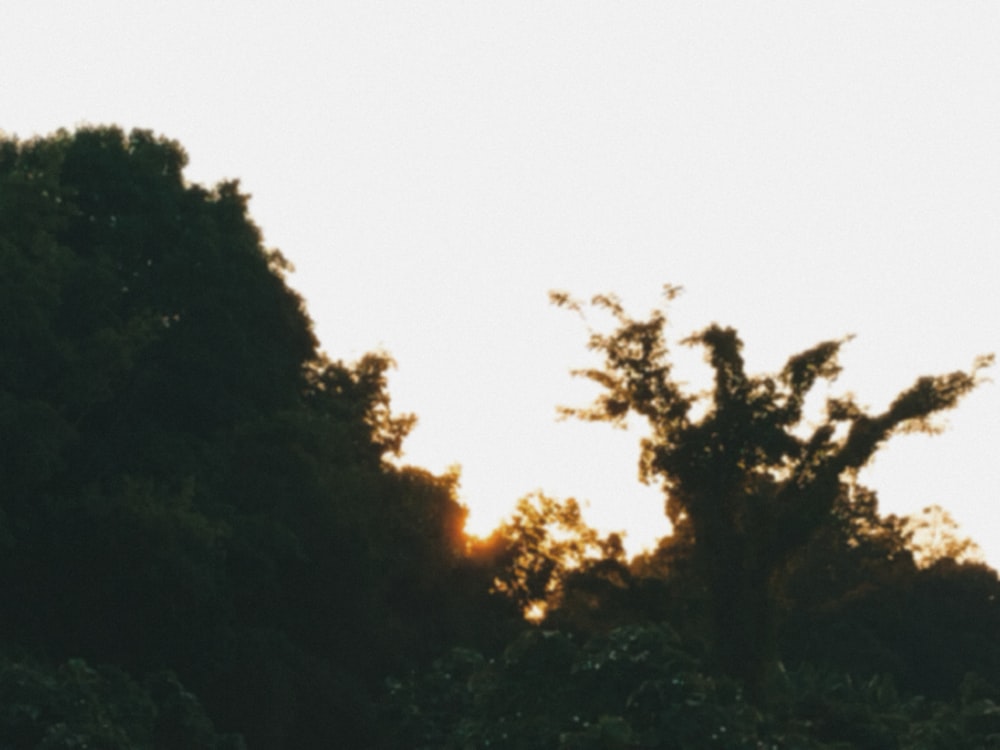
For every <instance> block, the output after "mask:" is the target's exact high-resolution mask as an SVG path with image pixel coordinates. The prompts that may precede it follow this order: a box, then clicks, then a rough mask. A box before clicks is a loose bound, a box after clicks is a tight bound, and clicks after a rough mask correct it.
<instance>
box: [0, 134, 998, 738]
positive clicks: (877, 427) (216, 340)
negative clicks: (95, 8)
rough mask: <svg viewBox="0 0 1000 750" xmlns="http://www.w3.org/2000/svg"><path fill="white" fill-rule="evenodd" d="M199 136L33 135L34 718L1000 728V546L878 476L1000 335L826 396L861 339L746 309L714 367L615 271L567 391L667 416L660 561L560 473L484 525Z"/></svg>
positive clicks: (614, 407) (352, 726) (16, 359)
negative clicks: (622, 284)
mask: <svg viewBox="0 0 1000 750" xmlns="http://www.w3.org/2000/svg"><path fill="white" fill-rule="evenodd" d="M185 162H186V156H185V153H184V151H183V149H182V148H181V146H180V145H179V144H177V143H175V142H172V141H169V140H166V139H163V138H161V137H157V136H154V135H153V134H151V133H149V132H146V131H132V132H131V133H124V132H122V131H121V130H119V129H117V128H113V127H96V128H84V129H80V130H77V131H75V132H66V131H60V132H58V133H56V134H53V135H51V136H48V137H44V138H36V139H32V140H27V141H17V140H14V139H8V138H2V137H0V316H2V318H0V319H2V320H3V322H4V325H3V326H2V327H0V448H2V449H0V598H2V601H3V602H4V607H3V608H2V609H0V748H12V749H17V750H20V749H21V748H45V749H46V750H51V749H55V748H71V747H72V748H75V747H94V748H121V749H123V750H124V749H125V748H157V749H159V748H178V749H179V748H206V749H207V748H240V747H248V748H253V749H257V748H260V749H261V750H281V749H282V748H334V747H335V748H358V749H359V750H364V749H366V748H378V749H383V748H384V749H385V750H390V749H394V748H399V749H400V750H413V749H414V748H428V749H432V748H433V749H436V748H453V749H454V750H466V749H467V748H487V747H489V748H512V749H519V748H540V749H542V748H544V749H546V750H547V749H549V748H565V749H566V750H569V749H570V748H581V749H582V748H676V747H692V748H695V747H720V748H760V747H781V748H849V747H860V748H964V747H967V748H986V747H1000V643H998V637H997V634H998V633H1000V582H998V579H997V575H996V573H995V572H994V571H993V570H991V569H990V568H988V567H986V566H985V565H983V564H982V563H978V562H975V561H974V558H969V556H968V555H967V554H966V553H967V552H968V548H969V545H968V543H967V541H966V540H962V539H961V538H958V537H956V536H955V535H954V534H952V535H951V536H948V534H947V533H945V534H944V536H942V535H941V534H938V535H937V536H936V537H935V540H936V541H935V542H934V544H933V545H930V544H929V543H925V542H923V541H921V540H922V538H923V537H921V535H920V534H919V533H917V530H918V529H919V528H920V525H921V524H923V527H925V528H927V527H933V528H934V529H935V530H936V531H944V532H948V527H947V516H946V515H944V514H941V513H937V514H935V513H928V514H925V516H923V517H918V518H914V519H903V518H895V517H892V516H888V517H887V516H883V515H881V514H880V513H879V510H878V501H877V495H876V494H875V492H874V491H872V490H871V489H869V488H865V487H863V486H860V485H859V484H858V483H857V482H856V480H855V478H854V477H855V475H856V470H857V469H858V468H859V467H861V466H862V465H864V464H865V463H866V462H867V461H868V460H869V459H870V458H871V456H872V455H873V454H874V453H875V452H876V451H877V450H878V449H879V447H881V446H882V445H883V444H884V443H885V441H887V440H888V439H890V438H891V437H892V436H893V435H894V434H896V433H898V432H900V431H902V430H912V429H922V428H926V427H928V426H929V425H930V420H931V419H932V418H933V416H934V415H935V414H937V413H939V412H941V411H943V410H946V409H950V408H952V407H954V406H956V405H957V404H958V403H959V402H960V400H961V399H962V397H963V396H964V395H965V394H967V393H968V392H969V391H970V390H972V389H973V388H975V387H976V385H977V384H978V382H979V380H980V371H981V369H982V368H983V367H985V366H986V365H987V364H988V363H989V361H988V359H987V358H984V359H980V360H978V361H976V362H975V364H974V365H973V367H972V368H970V369H969V370H968V371H956V372H954V373H951V374H947V375H943V376H934V377H923V378H920V379H918V380H916V381H915V383H914V384H913V385H912V386H911V387H909V388H907V389H905V390H903V391H902V392H901V393H900V395H899V396H898V397H897V399H896V400H895V401H894V402H893V403H892V404H891V405H890V406H889V408H888V409H887V410H886V411H884V412H882V413H869V412H868V411H866V410H865V409H863V408H862V407H861V406H860V405H858V404H856V403H854V402H853V401H852V400H851V399H850V398H847V397H845V398H840V399H831V400H829V401H828V403H827V406H826V411H825V416H823V417H822V419H821V421H820V422H819V424H818V426H817V425H812V423H811V422H810V423H809V425H811V426H809V427H808V428H807V426H806V424H807V423H806V421H805V415H804V403H805V399H806V396H807V394H808V393H809V392H810V390H811V389H812V388H813V387H814V386H815V385H816V384H817V383H818V382H819V381H820V380H830V379H832V378H834V377H835V376H836V374H837V372H838V371H839V365H838V363H837V356H838V353H839V351H840V349H841V347H842V346H843V345H844V344H845V341H829V342H824V343H821V344H819V345H817V346H816V347H813V348H812V349H809V350H807V351H805V352H802V353H799V354H796V355H794V356H792V357H791V358H790V359H789V360H788V363H787V364H786V366H785V367H784V368H783V369H782V370H781V372H779V373H777V374H773V375H752V374H748V373H746V372H745V369H744V366H743V360H742V355H741V349H742V343H741V342H740V339H739V337H738V335H737V334H736V332H735V331H734V330H732V329H729V328H722V327H720V326H717V325H712V326H710V327H708V328H706V329H705V330H703V331H701V332H699V333H696V334H694V335H693V336H691V337H689V338H688V339H686V340H684V341H683V342H682V344H686V345H692V346H698V347H701V348H702V349H704V351H705V353H706V360H707V362H708V365H709V367H710V368H711V371H712V372H713V374H714V376H715V378H714V385H713V388H712V389H711V391H710V392H709V393H708V394H696V393H690V392H688V391H687V390H685V388H684V387H683V386H682V384H679V383H677V382H676V381H675V380H674V379H673V377H672V374H671V363H670V348H669V346H668V343H667V340H666V338H665V328H666V324H667V317H666V312H665V311H664V310H659V311H654V312H653V313H652V314H651V316H650V317H649V318H647V319H635V318H632V317H631V316H630V315H628V314H627V313H626V311H625V309H624V307H623V306H622V305H621V303H620V302H619V301H618V300H617V299H615V298H614V297H611V296H601V297H597V298H595V301H594V303H595V305H596V306H597V307H598V308H599V309H601V310H602V311H603V312H605V313H610V315H611V319H612V320H613V322H614V327H613V330H611V331H610V332H600V331H591V338H590V340H589V345H590V348H591V349H592V350H593V351H594V352H595V353H596V354H597V355H598V356H599V357H600V358H601V360H602V363H603V364H602V365H601V366H600V367H598V368H595V369H589V370H585V371H583V372H581V373H580V374H582V375H583V376H585V377H588V378H590V379H592V380H594V381H595V382H596V383H598V384H599V385H600V386H601V388H602V395H601V396H600V398H599V399H598V400H597V402H596V403H595V404H593V405H592V406H591V407H585V408H572V409H568V410H566V411H567V413H568V414H571V415H575V416H578V417H582V418H584V419H588V420H596V421H606V422H611V423H616V422H621V421H622V420H624V419H626V418H629V417H639V418H641V419H643V420H645V422H646V423H647V424H648V428H649V429H648V434H647V437H646V438H645V439H644V440H643V442H642V445H641V446H640V471H641V474H642V477H643V478H644V480H645V481H650V482H656V483H657V484H658V485H660V486H661V487H662V488H663V491H664V499H665V510H666V513H667V514H668V516H669V518H670V520H671V521H672V523H673V528H674V531H673V533H672V535H671V536H669V537H666V538H664V539H663V540H661V542H660V544H659V546H658V548H657V549H655V550H653V551H651V552H648V553H646V554H644V555H641V556H639V557H637V558H634V559H628V557H627V556H626V555H625V553H624V549H623V546H622V543H621V539H620V537H618V536H617V535H614V534H612V535H608V536H602V535H600V534H599V533H598V532H596V531H594V530H593V529H590V528H589V527H587V525H586V524H585V522H584V520H583V518H582V516H581V514H580V510H579V507H578V506H577V504H576V503H575V502H574V501H572V500H563V501H560V500H557V499H553V498H549V497H546V496H544V495H536V496H531V497H528V498H524V499H522V500H521V502H520V503H519V505H518V507H517V511H516V512H515V513H514V515H513V516H512V517H511V518H510V520H509V521H508V522H507V523H506V524H505V525H503V526H502V527H501V528H499V529H497V530H496V532H495V533H494V534H493V535H492V536H491V537H490V538H489V539H485V540H476V539H470V538H467V537H466V536H465V534H464V530H463V529H464V519H465V509H464V507H463V506H462V505H461V504H460V503H459V502H458V501H457V482H458V477H457V476H455V475H451V474H445V475H442V476H437V475H434V474H432V473H430V472H427V471H425V470H422V469H420V468H418V467H409V466H400V464H399V462H398V461H395V460H391V459H394V457H396V456H398V455H399V453H400V451H401V448H402V446H403V443H404V441H405V438H406V435H407V433H408V431H409V429H410V428H411V427H412V425H413V417H411V416H409V415H398V414H395V413H394V412H393V411H392V408H391V401H390V396H389V393H388V390H387V380H386V374H387V371H388V369H389V368H390V367H391V366H392V361H391V359H390V358H389V357H388V356H387V355H385V354H377V353H373V354H369V355H366V356H365V357H362V358H361V359H360V360H359V361H357V362H354V363H344V362H339V361H331V360H330V359H328V358H327V357H326V356H325V355H324V354H323V353H322V352H321V351H319V349H318V345H317V341H316V339H315V336H314V335H313V332H312V327H311V323H310V320H309V317H308V315H307V313H306V311H305V309H304V306H303V303H302V300H301V299H300V298H299V297H298V296H297V295H296V294H295V293H294V292H293V291H292V290H291V289H290V288H289V287H288V285H287V284H286V281H285V276H284V274H285V272H286V271H287V269H288V264H287V261H285V259H284V258H283V257H282V256H281V255H280V253H278V252H277V251H272V250H268V249H266V248H265V247H264V246H263V244H262V240H261V235H260V232H259V230H258V229H257V227H256V226H255V225H254V224H253V222H252V220H251V219H250V217H249V216H248V212H247V196H246V195H245V194H243V193H242V192H241V191H240V188H239V185H238V184H237V183H233V182H230V183H222V184H219V185H217V186H216V187H214V188H211V189H208V188H204V187H201V186H198V185H193V184H190V183H188V182H187V181H186V180H185V179H184V176H183V170H184V166H185ZM674 296H675V290H673V289H672V288H671V289H668V297H670V298H671V299H672V298H673V297H674ZM555 301H556V302H557V303H559V304H560V305H562V306H565V307H568V308H571V309H573V310H576V311H577V312H580V313H581V314H584V313H585V310H586V308H585V306H583V305H581V304H580V303H578V302H575V301H574V300H572V299H571V298H569V297H568V296H566V295H555ZM813 421H815V420H813ZM942 539H943V540H944V542H942Z"/></svg>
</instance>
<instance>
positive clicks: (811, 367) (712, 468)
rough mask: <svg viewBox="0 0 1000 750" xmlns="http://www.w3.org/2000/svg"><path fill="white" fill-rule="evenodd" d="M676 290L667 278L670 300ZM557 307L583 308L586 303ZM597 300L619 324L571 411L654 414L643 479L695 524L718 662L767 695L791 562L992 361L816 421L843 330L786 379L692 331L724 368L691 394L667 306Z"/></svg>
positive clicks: (720, 337) (595, 336)
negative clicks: (896, 449)
mask: <svg viewBox="0 0 1000 750" xmlns="http://www.w3.org/2000/svg"><path fill="white" fill-rule="evenodd" d="M677 292H678V289H677V288H676V287H666V289H665V293H666V298H667V299H668V300H672V299H673V298H674V297H675V296H676V294H677ZM552 299H553V302H555V303H556V304H558V305H560V306H563V307H567V308H569V309H572V310H575V311H577V312H581V313H582V310H583V308H582V306H581V304H580V303H579V302H577V301H575V300H573V299H571V298H570V297H569V296H568V295H566V294H562V293H553V295H552ZM592 304H593V306H594V307H596V308H597V309H599V310H601V311H603V312H605V313H608V314H610V316H611V317H612V319H613V320H614V323H615V328H614V330H613V331H611V332H610V333H600V332H597V331H591V336H590V340H589V342H588V346H589V348H590V349H591V350H593V351H595V352H597V353H598V354H600V355H601V356H602V357H603V363H602V365H601V366H600V367H597V368H591V369H585V370H579V371H576V374H578V375H581V376H583V377H586V378H589V379H591V380H593V381H594V382H596V383H597V384H598V385H599V386H601V388H602V393H601V395H600V396H599V397H598V398H597V400H596V401H595V403H594V404H593V405H592V406H590V407H588V408H567V409H565V410H564V413H565V414H567V415H571V416H575V417H579V418H582V419H585V420H596V421H606V422H611V423H612V424H617V425H624V424H625V421H626V419H627V418H628V417H629V416H630V415H636V416H637V417H640V418H642V419H644V420H645V421H646V422H647V424H648V426H649V434H648V435H647V437H645V438H643V440H642V443H641V455H640V462H639V466H640V477H641V478H642V479H643V481H646V482H649V481H653V480H656V481H658V482H659V483H660V484H661V486H662V487H663V490H664V492H665V494H666V498H667V500H666V512H667V515H668V517H669V519H670V521H671V522H672V523H673V525H674V528H675V529H681V530H686V529H687V530H689V531H684V533H690V535H691V538H692V539H693V553H694V561H695V564H696V570H697V571H698V573H699V575H700V576H701V578H702V580H703V581H704V583H705V586H706V591H707V597H708V603H709V607H710V621H711V644H712V651H713V655H714V659H715V661H716V664H717V666H718V667H719V668H721V669H722V670H724V671H725V672H726V673H728V674H731V675H734V676H736V677H738V678H740V679H741V680H742V681H743V683H744V685H745V686H746V687H747V689H748V690H749V691H750V694H751V695H752V696H753V697H754V698H755V699H758V700H760V699H762V698H763V697H764V692H765V682H766V677H767V674H768V672H769V670H770V669H771V668H772V667H773V666H774V665H776V663H777V644H776V640H775V632H776V631H775V627H776V624H775V594H776V592H775V585H776V579H777V576H778V575H779V574H780V573H781V572H782V571H783V570H784V568H785V566H786V564H787V563H788V561H789V560H790V559H791V557H792V556H793V555H794V554H795V553H797V552H798V551H799V550H801V549H802V548H803V547H804V546H805V545H807V544H808V543H809V542H810V541H811V540H812V539H813V538H814V537H815V535H816V534H817V533H818V532H819V531H820V530H821V529H823V528H824V527H825V526H826V525H827V524H828V523H829V522H830V518H831V514H832V512H833V510H834V508H835V505H836V503H837V500H838V498H841V497H843V496H844V493H845V492H849V491H850V484H851V482H852V477H853V474H854V472H856V471H857V470H858V469H860V468H861V467H862V466H864V465H865V464H866V463H867V462H868V461H869V459H870V458H871V457H872V456H873V454H874V453H875V452H876V451H877V450H878V448H879V447H880V446H881V445H882V444H883V443H884V442H885V440H887V439H888V438H889V437H890V436H891V435H892V434H894V433H896V432H899V431H907V430H925V431H927V430H931V429H932V425H931V422H930V417H931V416H932V415H934V414H935V413H937V412H939V411H941V410H944V409H949V408H951V407H953V406H955V405H956V404H957V403H958V401H959V400H960V399H961V397H962V396H964V395H965V394H967V393H968V392H969V391H970V390H972V389H973V388H974V387H975V385H976V383H977V382H978V373H979V371H980V370H981V369H982V368H983V367H985V366H987V365H988V364H989V362H990V359H991V358H980V359H979V360H977V361H976V363H975V364H974V366H973V368H972V369H971V370H970V371H968V372H963V371H958V372H953V373H950V374H948V375H943V376H937V377H922V378H919V379H918V380H917V381H916V383H915V384H914V385H913V386H911V387H910V388H908V389H907V390H905V391H903V392H902V393H900V394H899V395H898V396H897V397H896V398H895V399H894V400H893V402H892V403H891V404H890V406H889V407H888V408H887V409H886V410H885V411H883V412H881V413H876V414H872V413H869V412H867V411H866V410H865V409H863V408H862V407H861V406H859V405H858V404H857V403H855V402H854V400H853V399H852V398H850V397H849V396H848V397H842V398H830V399H828V400H827V402H826V409H825V415H823V417H822V419H821V421H820V422H819V424H818V425H816V426H810V425H809V424H808V423H806V421H805V419H804V411H803V410H804V405H805V400H806V396H807V395H808V393H809V392H810V391H811V389H812V388H813V386H814V385H815V384H816V383H817V382H818V381H819V380H832V379H834V378H835V377H836V376H837V374H838V373H839V372H840V366H839V364H838V361H837V356H838V353H839V352H840V349H841V347H842V346H843V344H844V343H845V341H846V340H845V339H842V340H834V341H826V342H823V343H820V344H818V345H817V346H815V347H813V348H811V349H808V350H806V351H804V352H801V353H799V354H796V355H794V356H792V357H791V358H789V360H788V361H787V363H786V364H785V366H784V367H783V368H782V369H781V371H780V372H779V373H777V374H776V375H756V376H753V375H749V374H747V373H746V371H745V367H744V362H743V357H742V353H741V350H742V346H743V344H742V342H741V340H740V338H739V337H738V335H737V334H736V331H734V330H733V329H731V328H723V327H720V326H718V325H716V324H713V325H711V326H709V327H708V328H706V329H704V330H703V331H700V332H698V333H695V334H693V335H691V336H690V337H688V338H687V339H684V340H683V341H682V343H683V344H686V345H690V346H694V345H697V346H701V347H703V348H704V349H705V352H706V359H707V361H708V363H709V365H710V366H711V369H712V371H713V374H714V384H713V387H712V389H711V391H710V392H709V393H707V394H698V393H689V392H687V391H686V390H685V389H684V387H683V385H682V383H680V382H678V381H677V380H676V379H675V378H674V377H673V374H672V367H671V360H670V354H669V349H668V346H667V342H666V339H665V337H664V327H665V325H666V322H667V317H666V312H665V311H664V310H662V309H658V310H654V311H653V312H652V313H651V314H650V316H649V317H648V318H646V319H644V320H642V319H635V318H632V317H631V316H630V315H629V314H628V313H627V312H626V311H625V309H624V307H623V306H622V304H621V302H620V301H619V300H618V299H617V298H616V297H614V296H611V295H599V296H596V297H594V299H593V300H592Z"/></svg>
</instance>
